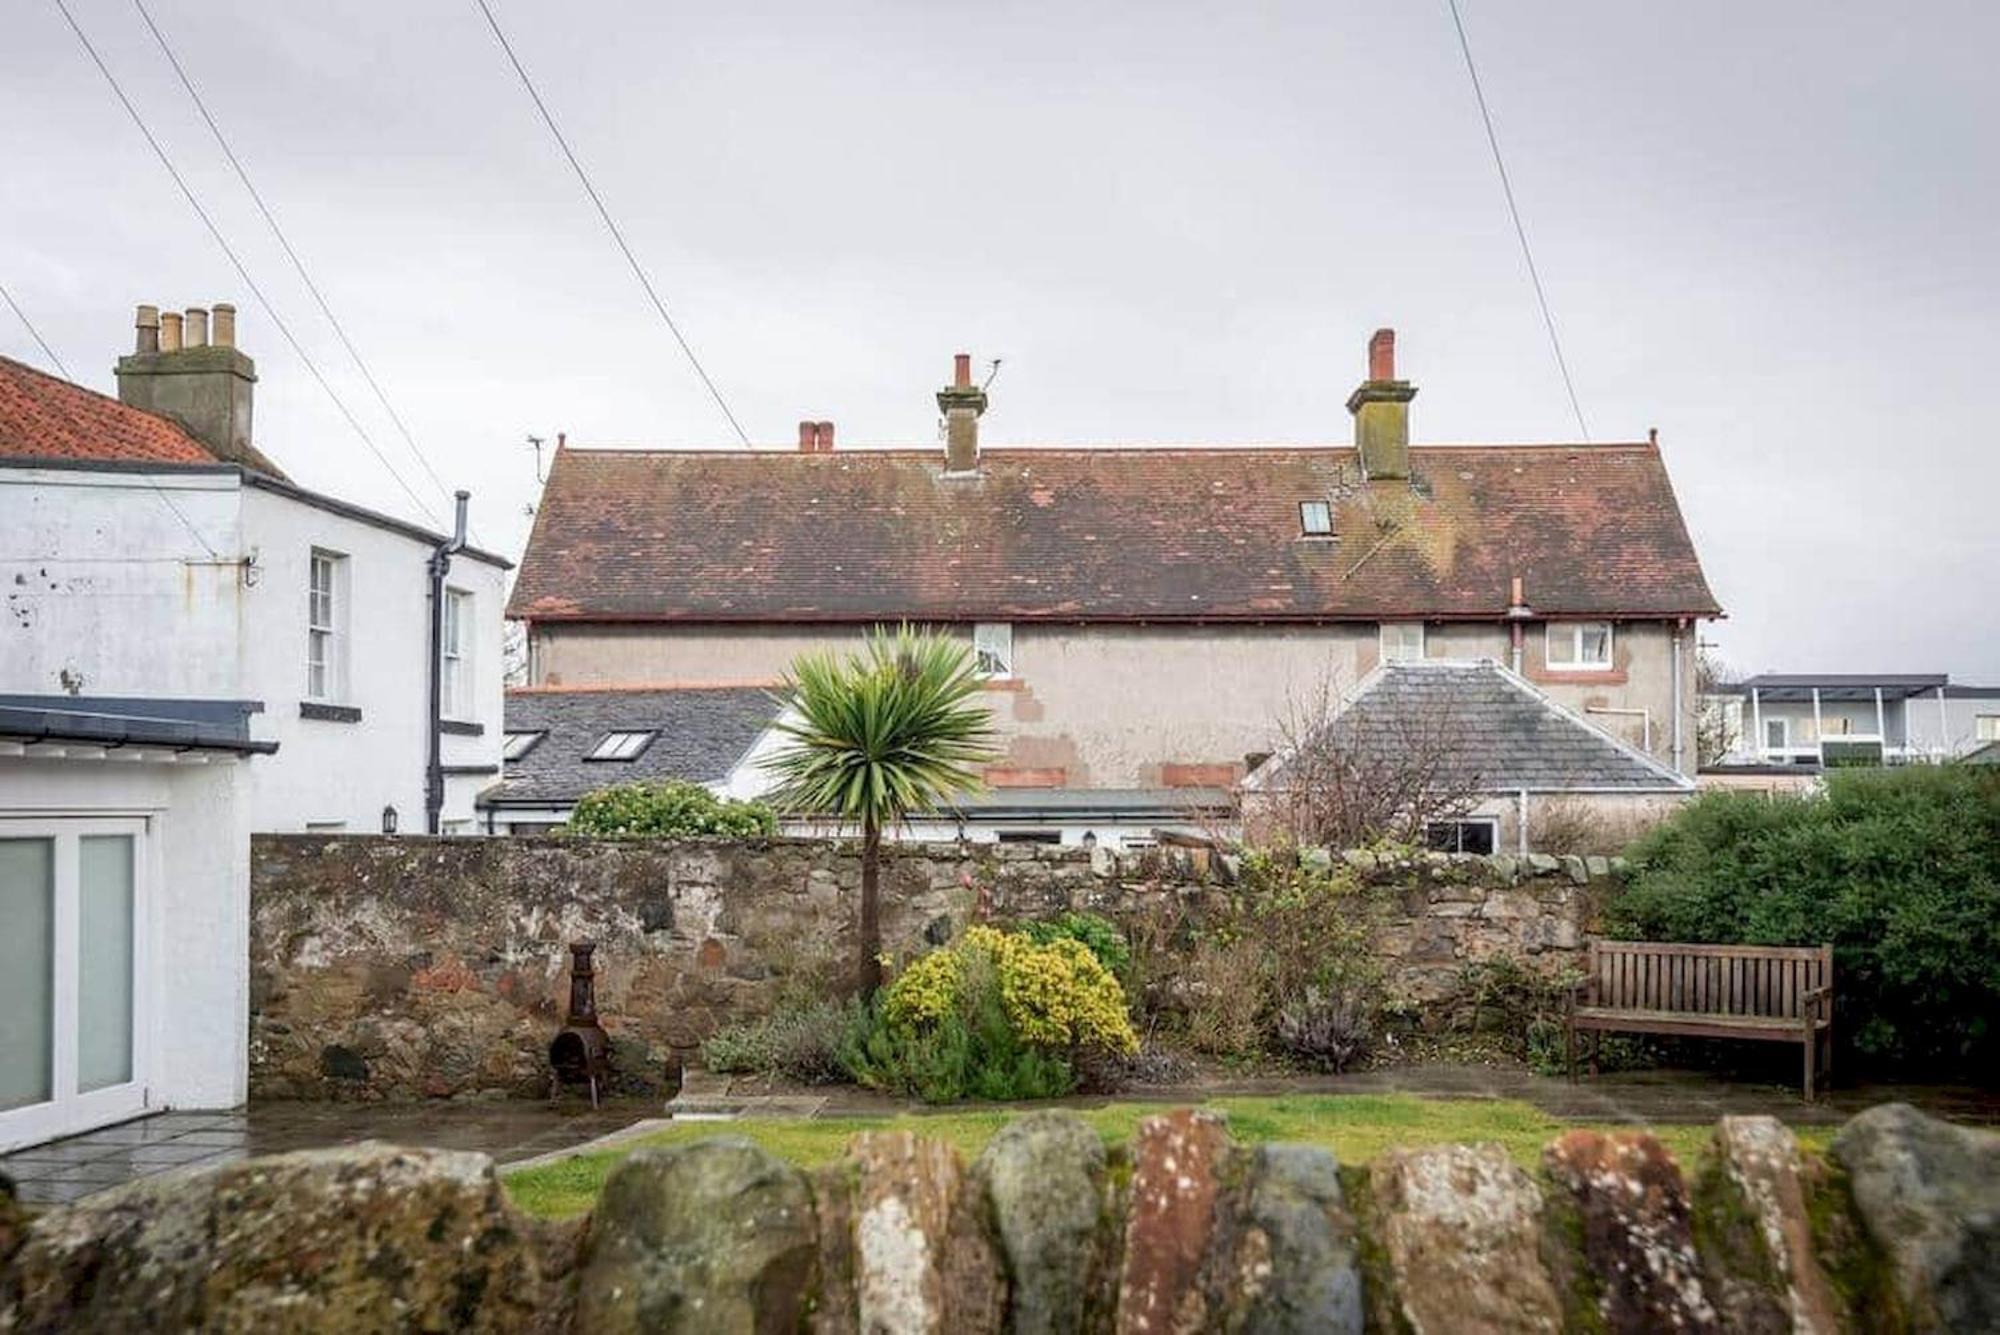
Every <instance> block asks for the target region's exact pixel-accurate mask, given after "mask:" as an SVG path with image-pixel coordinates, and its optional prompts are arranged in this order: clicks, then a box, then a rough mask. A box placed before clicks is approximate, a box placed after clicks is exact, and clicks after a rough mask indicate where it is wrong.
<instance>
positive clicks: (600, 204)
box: [473, 0, 750, 449]
mask: <svg viewBox="0 0 2000 1335" xmlns="http://www.w3.org/2000/svg"><path fill="white" fill-rule="evenodd" d="M473 3H474V4H476V5H478V6H479V12H480V13H482V14H484V15H485V16H486V26H487V27H489V28H491V29H493V36H494V37H495V38H496V39H497V40H498V41H499V43H500V49H501V50H502V51H504V52H506V53H507V62H508V63H509V64H511V65H512V66H513V67H514V73H515V74H517V75H519V76H520V78H521V86H522V87H523V88H525V89H527V90H528V96H529V98H531V99H532V100H533V101H534V104H535V110H536V111H539V112H540V113H541V114H542V121H543V123H544V124H546V125H547V126H548V127H549V133H550V134H552V135H554V136H555V140H556V144H557V145H558V146H559V147H560V148H561V149H562V151H563V156H564V157H566V158H568V159H569V165H570V167H571V168H572V169H573V170H574V171H575V172H576V179H577V180H578V181H580V182H582V183H583V191H584V193H585V194H587V195H589V196H590V202H591V203H592V204H595V205H596V206H597V216H598V217H600V218H602V219H603V220H604V226H605V228H606V229H607V230H608V231H610V233H611V239H612V240H613V241H616V242H617V243H618V249H619V250H620V251H621V252H622V253H623V254H624V256H625V262H626V263H627V264H629V265H631V266H632V273H633V276H634V277H636V278H637V279H638V280H639V286H641V287H643V288H645V289H646V295H647V296H648V297H650V298H651V299H652V302H653V309H654V310H656V311H658V312H659V313H660V319H662V320H664V321H665V322H666V326H667V332H669V333H671V334H672V335H673V336H674V342H676V343H678V344H680V345H681V351H682V352H684V353H686V354H687V359H688V364H689V365H690V366H692V367H694V373H695V374H696V375H698V376H700V377H701V383H702V384H704V385H706V386H708V392H709V395H710V397H712V398H713V399H714V400H715V406H716V407H718V408H720V409H722V415H723V416H724V417H726V418H728V419H729V425H730V427H731V429H733V430H734V431H735V432H736V438H737V439H738V440H740V441H742V442H743V445H744V447H745V448H746V449H747V448H749V447H750V437H749V435H748V434H747V433H745V432H744V430H743V424H742V423H740V422H738V421H737V420H736V414H735V413H733V412H731V411H729V404H728V402H727V401H726V400H725V399H724V398H723V397H722V391H721V390H720V389H718V388H716V385H715V381H714V380H712V379H710V378H709V374H708V371H707V370H706V369H705V368H704V367H703V366H702V364H701V359H700V358H699V357H697V356H695V355H694V348H693V347H691V346H690V345H689V344H688V341H687V338H686V337H685V336H684V335H683V334H682V333H681V328H680V326H679V325H678V324H675V323H674V317H673V316H671V315H669V314H668V313H667V303H666V302H664V301H662V300H660V294H659V293H658V292H656V291H654V290H653V280H652V279H650V278H648V277H646V271H645V269H644V268H642V267H641V266H640V264H639V258H638V256H636V255H634V254H633V253H632V247H631V246H629V245H627V244H626V243H625V234H624V233H623V232H621V231H619V230H618V224H617V223H615V222H613V221H612V220H611V210H610V209H608V208H606V207H605V205H604V198H603V196H601V195H599V194H598V193H597V187H596V186H594V185H592V184H591V183H590V175H589V173H587V172H585V171H584V169H583V164H582V163H581V162H579V161H577V157H576V154H575V153H574V152H573V151H572V150H571V149H570V146H569V140H567V139H565V138H564V137H563V132H562V131H561V130H560V129H559V128H557V126H556V118H555V117H554V116H553V115H551V114H550V113H549V108H548V104H547V103H545V102H543V101H542V95H541V94H540V93H538V92H536V91H535V83H534V80H532V79H530V78H529V77H528V71H527V70H526V69H524V68H523V67H522V65H521V59H520V57H519V56H516V55H515V54H514V47H513V45H512V44H511V43H510V42H508V40H507V34H506V33H504V32H502V31H501V30H500V22H499V20H497V19H495V18H494V17H493V11H492V10H491V9H490V8H488V7H487V4H486V0H473Z"/></svg>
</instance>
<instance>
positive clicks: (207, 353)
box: [118, 302, 276, 473]
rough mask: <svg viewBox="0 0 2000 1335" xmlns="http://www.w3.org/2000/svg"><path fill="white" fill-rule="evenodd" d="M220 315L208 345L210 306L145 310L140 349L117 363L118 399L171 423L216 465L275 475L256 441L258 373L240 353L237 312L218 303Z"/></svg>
mask: <svg viewBox="0 0 2000 1335" xmlns="http://www.w3.org/2000/svg"><path fill="white" fill-rule="evenodd" d="M214 313H215V327H214V335H215V337H214V341H213V342H210V340H209V332H210V330H209V311H208V308H206V307H203V306H190V307H188V309H187V312H186V313H185V315H183V314H182V313H181V312H178V311H159V310H157V309H156V308H155V307H152V306H141V307H139V315H138V320H137V324H138V331H139V337H138V344H137V351H135V352H133V353H132V354H131V355H130V356H127V357H120V358H119V359H118V399H119V401H120V402H121V403H126V404H129V405H130V406H132V407H134V408H140V409H143V410H144V411H146V412H149V413H157V414H159V415H160V416H162V417H168V418H172V419H173V420H174V421H176V422H178V423H180V424H181V426H182V427H183V428H184V429H185V430H186V431H187V433H188V434H189V435H191V436H193V437H194V438H195V439H196V440H198V441H200V442H201V443H202V444H203V445H206V446H207V447H208V449H209V452H210V453H212V454H214V455H215V457H216V458H218V459H222V460H224V461H226V462H229V463H238V464H243V465H245V466H246V467H250V468H255V469H257V470H259V471H260V472H266V473H269V472H274V471H276V470H275V467H274V465H273V464H272V463H271V462H270V460H268V459H266V458H265V457H264V456H263V455H261V454H259V453H258V452H257V450H256V449H255V447H254V446H252V444H251V442H250V407H251V391H252V388H253V386H255V385H256V383H257V368H256V364H255V363H253V362H252V361H251V360H250V359H249V358H248V357H246V356H244V355H243V354H242V352H240V351H238V349H237V347H236V308H235V307H234V306H231V305H229V304H228V303H226V302H223V303H218V304H217V305H216V307H215V312H214Z"/></svg>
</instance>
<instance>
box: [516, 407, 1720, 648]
mask: <svg viewBox="0 0 2000 1335" xmlns="http://www.w3.org/2000/svg"><path fill="white" fill-rule="evenodd" d="M1410 456H1411V461H1412V471H1413V478H1412V480H1411V481H1410V482H1402V481H1394V482H1392V481H1387V480H1378V481H1375V482H1372V483H1371V482H1367V481H1364V480H1363V479H1362V477H1361V471H1360V467H1359V463H1358V458H1357V455H1356V452H1355V451H1354V449H1353V448H1351V447H1347V446H1338V447H1332V446H1298V447H1291V446H1287V447H1256V448H1215V449H1187V448H1172V449H1166V448H1129V449H1128V448H1120V449H1040V448H999V449H987V450H984V451H982V453H981V455H980V459H979V472H978V475H977V476H976V477H973V478H945V477H944V476H942V473H943V457H942V451H940V450H867V449H843V450H838V451H835V452H832V453H811V454H807V453H796V452H783V453H780V452H773V451H734V452H713V451H707V452H696V451H636V450H583V449H563V450H559V451H558V452H557V454H556V458H555V462H554V464H553V466H552V468H551V471H550V474H549V480H548V483H547V485H546V487H545V488H544V490H543V492H542V502H541V506H540V509H539V510H538V511H537V513H536V516H535V526H534V532H533V534H532V535H531V536H530V538H529V540H528V548H527V552H526V554H525V555H524V556H523V558H522V561H521V572H520V578H519V579H518V580H517V582H516V584H515V587H514V594H513V598H512V600H511V603H510V605H509V609H508V615H509V616H513V617H525V618H529V619H532V620H539V621H558V620H583V621H589V620H614V621H750V622H755V621H868V620H878V619H883V618H902V617H907V618H911V619H937V620H957V621H967V620H996V621H1000V620H1005V621H1037V620H1044V621H1117V620H1148V621H1155V620H1175V621H1178V620H1216V621H1285V620H1295V621H1323V620H1337V619H1343V618H1351V619H1356V620H1379V619H1384V618H1391V617H1415V616H1422V617H1437V618H1451V617H1460V618H1476V619H1493V618H1497V617H1499V616H1501V615H1503V614H1504V612H1505V609H1506V608H1507V606H1508V602H1509V582H1510V580H1511V579H1512V578H1513V577H1514V576H1517V575H1518V576H1520V577H1521V578H1522V580H1523V582H1524V586H1525V594H1526V598H1527V601H1528V603H1529V604H1530V605H1531V606H1532V607H1533V609H1534V610H1535V612H1536V613H1537V614H1538V615H1546V616H1566V615H1586V614H1587V615H1594V616H1634V617H1658V616H1668V615H1700V616H1708V615H1714V614H1716V613H1717V612H1718V611H1719V608H1718V607H1717V604H1716V601H1715V597H1714V595H1713V594H1712V593H1710V591H1709V588H1708V584H1707V581H1706V580H1705V579H1704V577H1703V575H1702V571H1701V565H1700V562H1699V561H1698V560H1697V559H1696V557H1695V552H1694V545H1693V543H1692V542H1691V541H1690V539H1689V537H1688V532H1687V528H1686V525H1685V524H1684V523H1683V522H1682V519H1681V513H1680V507H1679V505H1678V504H1677V502H1676V501H1675V498H1674V492H1673V487H1672V484H1671V483H1670V482H1669V481H1668V478H1667V472H1666V468H1665V466H1664V464H1663V463H1662V462H1661V458H1660V453H1659V450H1658V449H1657V448H1656V447H1654V446H1651V445H1597V446H1591V445H1556V446H1515V445H1495V446H1458V445H1432V446H1418V447H1416V448H1413V449H1412V450H1411V451H1410ZM1320 499H1323V500H1328V501H1330V502H1331V503H1332V504H1333V507H1334V516H1335V530H1336V534H1337V536H1336V537H1335V538H1333V539H1326V538H1307V537H1303V536H1301V533H1300V522H1299V503H1300V502H1301V501H1306V500H1320Z"/></svg>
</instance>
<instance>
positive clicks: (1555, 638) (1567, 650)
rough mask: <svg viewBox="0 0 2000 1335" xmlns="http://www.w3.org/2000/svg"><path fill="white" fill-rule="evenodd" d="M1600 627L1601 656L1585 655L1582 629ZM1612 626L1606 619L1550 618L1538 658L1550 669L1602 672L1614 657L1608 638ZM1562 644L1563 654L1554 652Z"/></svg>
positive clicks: (1608, 666) (1611, 633)
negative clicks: (1601, 628)
mask: <svg viewBox="0 0 2000 1335" xmlns="http://www.w3.org/2000/svg"><path fill="white" fill-rule="evenodd" d="M1596 626H1602V627H1603V628H1604V657H1603V658H1593V659H1586V658H1585V657H1584V656H1583V637H1584V633H1585V632H1586V631H1588V630H1590V629H1591V628H1593V627H1596ZM1616 633H1617V632H1616V630H1615V629H1614V628H1613V627H1612V624H1611V623H1610V622H1609V621H1551V622H1550V623H1549V626H1548V631H1547V638H1546V640H1545V642H1544V648H1543V651H1542V661H1543V663H1544V664H1545V665H1547V667H1548V669H1549V671H1551V672H1605V671H1608V670H1609V669H1610V667H1611V665H1612V663H1613V662H1614V661H1615V655H1614V653H1613V649H1612V640H1613V637H1614V636H1615V635H1616ZM1558 644H1561V645H1562V646H1563V653H1564V654H1565V655H1566V656H1565V657H1562V658H1558V657H1557V656H1556V646H1557V645H1558Z"/></svg>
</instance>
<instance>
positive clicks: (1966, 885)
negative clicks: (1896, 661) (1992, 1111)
mask: <svg viewBox="0 0 2000 1335" xmlns="http://www.w3.org/2000/svg"><path fill="white" fill-rule="evenodd" d="M1630 858H1631V868H1630V874H1629V876H1628V880H1627V884H1626V886H1625V888H1624V890H1623V891H1622V892H1621V893H1620V894H1619V895H1617V896H1616V897H1615V898H1614V899H1613V900H1612V901H1611V902H1610V903H1609V904H1608V905H1607V906H1606V918H1607V923H1606V925H1607V928H1608V929H1609V930H1610V931H1611V932H1613V933H1618V934H1627V935H1633V936H1637V937H1641V938H1644V939H1649V940H1676V941H1704V942H1726V943H1745V944H1752V945H1820V944H1824V943H1827V942H1831V943H1832V944H1833V947H1834V1003H1835V1007H1836V1019H1837V1024H1836V1033H1837V1034H1839V1035H1841V1037H1842V1039H1843V1041H1847V1042H1851V1043H1852V1044H1853V1046H1854V1048H1855V1050H1856V1052H1857V1053H1858V1054H1859V1055H1860V1056H1861V1057H1862V1058H1863V1059H1864V1061H1865V1063H1867V1064H1869V1065H1874V1066H1877V1067H1903V1068H1912V1069H1916V1070H1920V1071H1922V1072H1924V1073H1927V1074H1928V1075H1930V1076H1932V1077H1933V1078H1953V1077H1971V1076H1973V1075H1975V1074H1978V1075H1980V1076H1982V1077H1983V1078H1985V1079H1988V1080H1990V1079H1991V1078H1992V1075H1991V1073H1992V1071H1993V1070H1994V1069H1995V1067H1994V1062H1995V1059H1996V1058H2000V1040H1996V1036H1995V1033H1994V1022H1995V1017H1996V1016H2000V775H1992V774H1985V773H1982V772H1981V771H1979V770H1977V769H1975V768H1972V767H1969V766H1960V765H1943V766H1911V767H1908V768H1902V769H1889V770H1857V769H1846V770H1838V771H1836V772H1833V773H1830V774H1828V775H1827V779H1826V791H1825V793H1824V794H1823V795H1820V796H1813V797H1764V796H1762V795H1757V794H1743V793H1709V794H1706V795H1704V796H1702V797H1701V798H1699V799H1697V800H1696V801H1694V802H1692V803H1690V804H1689V805H1688V806H1687V807H1685V808H1684V809H1683V810H1682V811H1681V812H1680V813H1679V814H1678V815H1677V816H1675V817H1674V818H1673V819H1672V820H1670V821H1668V822H1667V823H1666V824H1664V825H1661V826H1660V827H1659V828H1657V829H1655V830H1654V831H1653V832H1652V833H1651V834H1649V835H1647V836H1646V837H1645V838H1643V839H1641V840H1640V841H1639V842H1638V843H1637V844H1636V845H1634V846H1633V848H1632V850H1631V853H1630Z"/></svg>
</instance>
